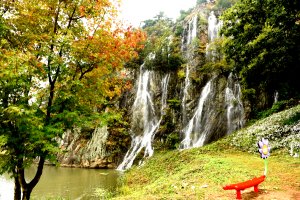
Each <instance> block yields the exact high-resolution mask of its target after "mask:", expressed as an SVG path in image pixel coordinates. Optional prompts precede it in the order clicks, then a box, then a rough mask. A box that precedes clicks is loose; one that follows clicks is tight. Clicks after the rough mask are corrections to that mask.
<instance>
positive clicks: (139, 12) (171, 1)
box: [121, 0, 196, 27]
mask: <svg viewBox="0 0 300 200" xmlns="http://www.w3.org/2000/svg"><path fill="white" fill-rule="evenodd" d="M195 5H196V0H122V7H121V17H123V18H124V19H125V20H126V21H128V22H129V23H130V24H132V25H133V26H135V27H138V26H140V23H141V22H142V21H144V20H146V19H152V18H153V17H154V16H156V15H157V14H159V12H160V11H163V12H164V13H165V16H167V17H169V18H172V19H174V20H175V19H176V18H177V17H179V14H180V10H187V9H189V8H192V7H194V6H195Z"/></svg>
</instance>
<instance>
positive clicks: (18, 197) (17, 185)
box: [14, 175, 21, 200]
mask: <svg viewBox="0 0 300 200" xmlns="http://www.w3.org/2000/svg"><path fill="white" fill-rule="evenodd" d="M14 179H15V188H14V200H21V184H20V182H19V179H18V176H16V175H15V176H14Z"/></svg>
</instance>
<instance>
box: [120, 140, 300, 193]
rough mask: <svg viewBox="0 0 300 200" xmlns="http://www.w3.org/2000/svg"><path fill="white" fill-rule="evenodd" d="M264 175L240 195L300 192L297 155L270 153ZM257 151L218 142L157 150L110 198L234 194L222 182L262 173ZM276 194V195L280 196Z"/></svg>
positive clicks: (249, 177) (232, 181)
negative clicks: (182, 149) (254, 185)
mask: <svg viewBox="0 0 300 200" xmlns="http://www.w3.org/2000/svg"><path fill="white" fill-rule="evenodd" d="M268 163H269V165H268V168H269V169H268V170H269V171H268V174H267V178H266V180H265V181H264V182H263V183H262V184H260V186H259V189H260V192H259V193H258V194H255V193H254V192H253V188H251V189H247V190H245V191H243V192H242V197H243V199H247V198H248V199H253V198H258V199H259V197H264V198H262V199H268V196H269V197H270V198H269V199H272V198H271V197H272V196H273V197H274V195H275V197H276V198H274V199H297V198H298V197H300V159H299V158H292V157H290V156H283V155H282V152H278V153H273V154H272V155H271V156H270V157H269V158H268ZM263 171H264V161H263V159H261V158H260V156H259V154H250V153H245V152H242V151H239V150H236V149H233V148H232V147H225V146H224V145H222V142H220V141H219V142H216V143H214V144H211V145H208V146H205V147H203V148H195V149H190V150H184V151H165V152H164V151H162V152H157V153H156V154H155V156H154V157H153V158H151V159H149V160H148V161H147V162H146V164H145V165H143V166H142V167H134V168H132V169H130V170H129V171H128V172H126V173H125V175H124V177H123V180H122V182H123V185H122V186H121V187H120V188H119V191H118V194H117V197H115V199H234V198H235V191H234V190H231V191H230V190H227V191H225V190H223V189H222V187H223V186H225V185H226V184H232V183H237V182H243V181H246V180H249V179H251V178H254V177H257V176H261V175H263ZM280 196H281V197H280Z"/></svg>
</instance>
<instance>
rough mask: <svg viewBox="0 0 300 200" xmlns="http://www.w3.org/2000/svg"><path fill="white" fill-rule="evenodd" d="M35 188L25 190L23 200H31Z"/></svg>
mask: <svg viewBox="0 0 300 200" xmlns="http://www.w3.org/2000/svg"><path fill="white" fill-rule="evenodd" d="M32 189H33V188H29V187H27V188H23V192H22V200H30V195H31V192H32Z"/></svg>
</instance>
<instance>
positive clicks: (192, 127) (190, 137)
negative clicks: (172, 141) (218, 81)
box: [181, 80, 212, 149]
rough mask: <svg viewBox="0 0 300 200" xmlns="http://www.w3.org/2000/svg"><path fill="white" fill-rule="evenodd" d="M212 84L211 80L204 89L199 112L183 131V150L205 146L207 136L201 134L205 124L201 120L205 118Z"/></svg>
mask: <svg viewBox="0 0 300 200" xmlns="http://www.w3.org/2000/svg"><path fill="white" fill-rule="evenodd" d="M211 82H212V81H211V80H210V81H209V82H208V83H207V84H206V85H205V87H204V88H203V90H202V92H201V95H200V99H199V103H198V106H197V110H196V112H195V114H194V116H193V117H192V119H191V120H190V121H189V123H188V124H187V126H186V127H185V128H184V129H183V133H184V139H183V141H182V142H181V148H182V149H188V148H192V147H199V146H202V145H203V144H204V141H205V136H206V135H205V134H203V133H201V130H203V129H202V126H203V124H202V121H201V120H202V118H203V116H202V115H203V107H204V105H205V102H206V101H207V100H208V98H209V96H210V95H209V94H210V92H211Z"/></svg>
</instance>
